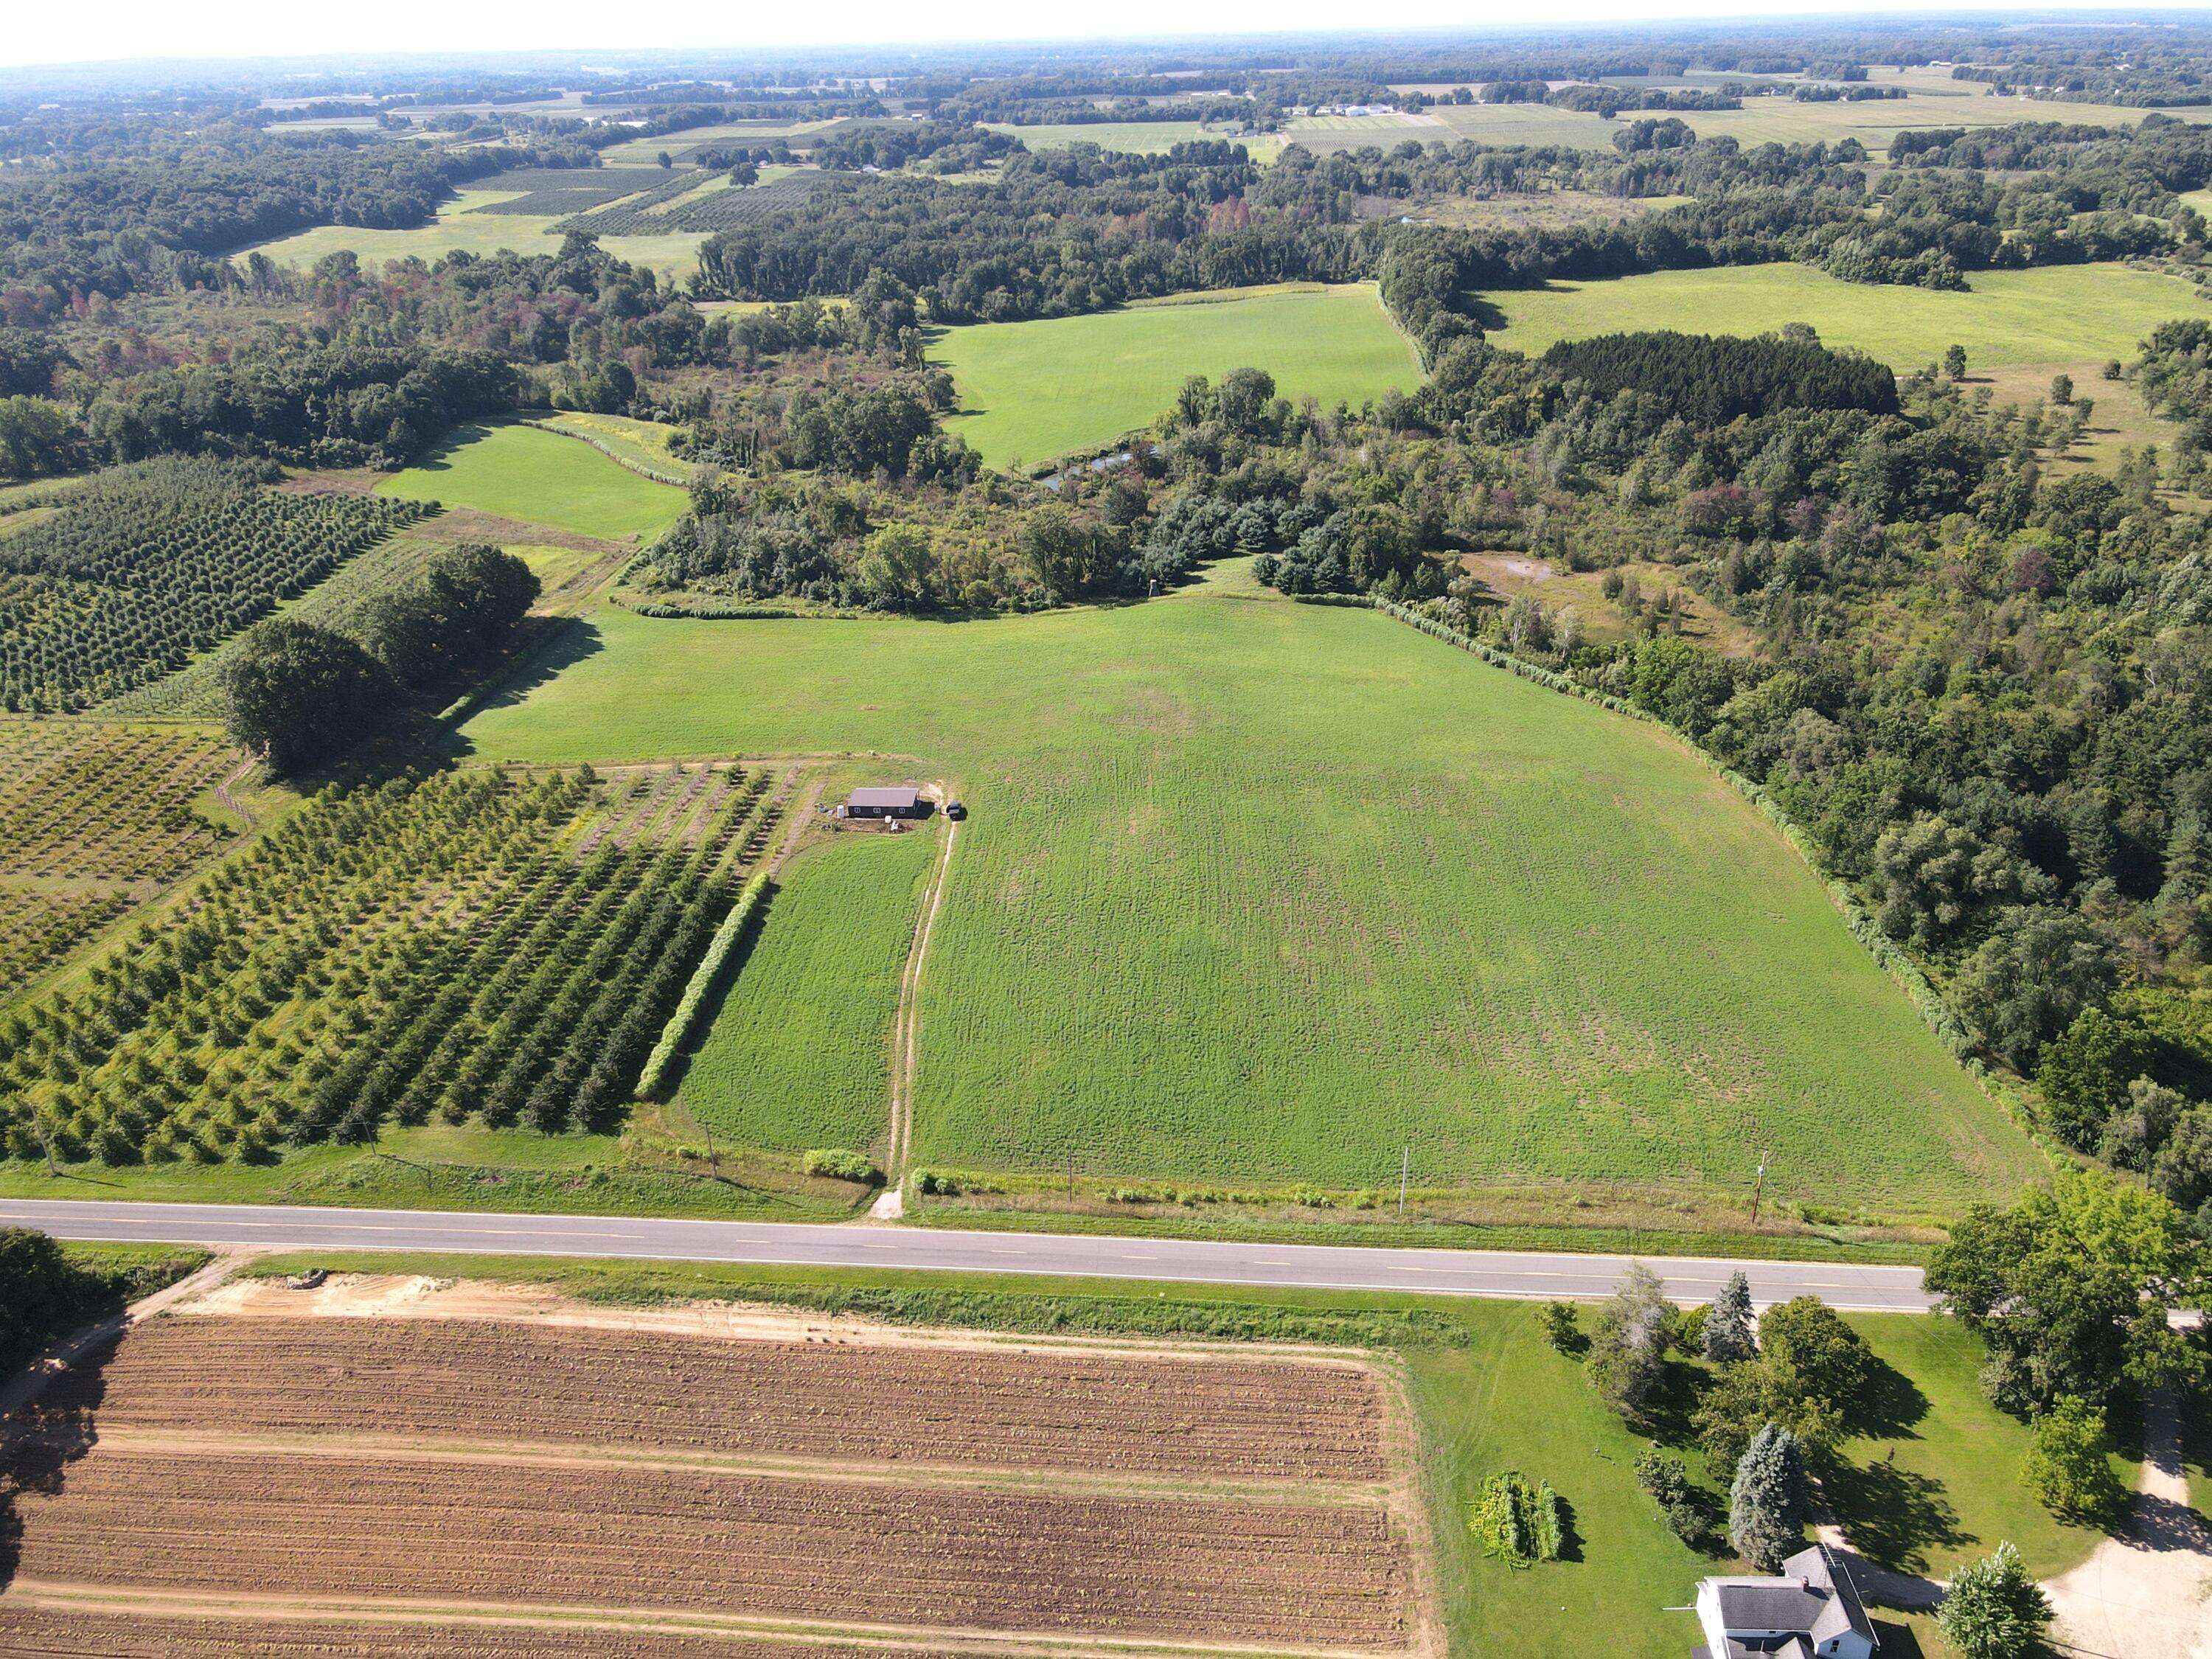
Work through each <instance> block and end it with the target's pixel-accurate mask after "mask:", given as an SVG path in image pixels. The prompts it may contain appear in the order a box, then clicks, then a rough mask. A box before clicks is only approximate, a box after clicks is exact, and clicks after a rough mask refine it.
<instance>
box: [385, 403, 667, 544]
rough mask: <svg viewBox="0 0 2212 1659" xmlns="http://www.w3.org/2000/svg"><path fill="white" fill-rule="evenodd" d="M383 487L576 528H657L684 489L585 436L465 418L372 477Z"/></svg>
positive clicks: (640, 531)
mask: <svg viewBox="0 0 2212 1659" xmlns="http://www.w3.org/2000/svg"><path fill="white" fill-rule="evenodd" d="M376 488H377V492H378V493H379V494H380V495H405V496H410V497H412V498H413V499H415V500H416V501H442V502H444V503H445V504H446V505H447V507H475V508H477V510H478V511H480V512H484V513H498V514H499V515H500V516H501V518H507V519H520V520H525V521H526V522H528V523H532V524H543V525H550V526H553V527H554V528H555V529H556V530H573V531H575V532H577V533H579V534H580V535H585V536H605V537H608V538H616V537H622V536H642V537H645V538H647V539H650V538H653V537H654V536H658V535H659V533H660V532H662V531H664V530H665V529H667V528H668V526H670V525H671V524H673V523H675V522H676V520H677V517H678V514H680V513H682V512H683V511H684V505H685V501H686V497H685V495H684V492H683V491H682V490H680V489H676V488H675V487H674V486H673V485H671V484H664V483H654V482H653V480H652V479H651V478H647V477H644V476H642V475H641V474H639V473H635V472H633V471H630V470H629V468H628V467H626V466H623V465H618V464H617V463H616V462H614V461H612V460H610V459H608V458H607V457H605V455H602V454H600V453H599V451H597V450H595V449H593V448H592V447H591V446H590V445H589V444H586V443H580V442H579V441H577V440H575V439H574V438H564V437H562V436H561V435H559V434H558V433H554V432H541V431H539V430H538V428H535V427H529V426H465V427H462V428H459V436H458V438H457V439H456V441H454V442H453V443H451V444H448V445H447V447H445V448H444V449H442V450H441V451H440V452H439V453H437V454H436V455H435V456H433V457H432V458H431V459H428V460H427V461H424V462H422V464H421V465H417V466H410V467H409V468H408V469H407V470H406V471H404V472H398V473H394V474H393V475H392V477H389V478H387V479H386V480H385V481H384V482H383V483H380V484H378V485H377V487H376Z"/></svg>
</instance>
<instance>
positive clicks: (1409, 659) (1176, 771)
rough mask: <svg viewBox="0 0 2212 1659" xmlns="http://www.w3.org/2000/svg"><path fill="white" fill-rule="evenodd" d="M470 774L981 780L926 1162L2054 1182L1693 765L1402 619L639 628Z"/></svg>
mask: <svg viewBox="0 0 2212 1659" xmlns="http://www.w3.org/2000/svg"><path fill="white" fill-rule="evenodd" d="M1223 574H1224V575H1225V576H1232V577H1233V576H1235V575H1237V574H1241V568H1239V567H1231V568H1229V569H1228V570H1226V571H1225V572H1224V573H1223ZM463 738H464V739H465V743H466V744H467V745H468V746H469V747H471V748H472V749H473V750H474V752H475V753H476V755H477V757H480V758H482V759H484V760H489V761H499V760H503V759H507V758H516V759H525V760H536V761H554V760H565V761H578V760H585V759H591V760H594V761H612V760H619V759H628V758H642V757H650V756H677V755H724V754H799V753H811V754H823V753H845V754H866V753H870V752H872V751H873V752H878V753H880V755H881V756H882V757H884V760H883V762H882V763H879V764H884V765H889V764H892V763H896V764H899V765H902V767H903V768H904V769H907V770H908V771H909V772H910V774H911V775H915V776H919V777H944V778H946V779H947V780H948V781H950V782H951V785H952V787H954V788H955V789H956V791H957V793H960V794H961V795H963V797H964V798H965V799H966V800H967V802H968V804H969V806H970V808H971V809H972V813H973V816H972V817H971V820H970V822H969V823H968V825H967V826H966V827H965V828H964V829H963V833H962V836H961V838H960V843H959V849H958V851H957V854H955V856H954V859H953V862H952V867H951V872H950V875H949V876H948V878H947V882H948V885H947V897H946V901H945V910H944V913H943V915H941V917H940V918H939V922H938V924H937V928H936V933H935V937H934V942H933V945H932V951H931V957H930V962H929V969H928V974H927V980H926V981H925V986H924V989H923V993H922V998H921V1015H922V1028H921V1031H922V1035H921V1064H920V1071H919V1075H918V1078H917V1079H916V1084H915V1158H916V1159H917V1161H918V1162H921V1163H923V1164H940V1165H951V1166H954V1167H963V1166H964V1167H969V1168H975V1167H1005V1168H1026V1169H1036V1170H1057V1169H1059V1168H1060V1167H1061V1160H1062V1159H1063V1158H1070V1157H1072V1158H1073V1159H1074V1160H1075V1162H1076V1166H1077V1168H1078V1170H1079V1172H1082V1173H1085V1174H1089V1175H1093V1176H1106V1177H1109V1178H1118V1177H1121V1176H1130V1177H1142V1176H1177V1177H1192V1178H1198V1179H1204V1180H1215V1181H1223V1180H1250V1181H1269V1182H1315V1183H1317V1184H1321V1185H1337V1186H1352V1185H1362V1184H1367V1183H1375V1182H1382V1181H1383V1180H1384V1179H1385V1178H1386V1177H1387V1178H1388V1179H1389V1180H1395V1178H1396V1176H1397V1173H1398V1167H1399V1155H1400V1149H1401V1146H1408V1147H1410V1148H1411V1156H1412V1162H1413V1171H1414V1174H1415V1176H1416V1178H1417V1180H1420V1181H1423V1182H1437V1183H1443V1182H1461V1181H1465V1182H1492V1183H1495V1182H1516V1181H1528V1180H1539V1181H1558V1182H1579V1183H1608V1182H1620V1183H1626V1182H1652V1183H1659V1184H1661V1185H1662V1186H1667V1187H1673V1188H1677V1189H1679V1190H1682V1191H1684V1192H1686V1193H1688V1192H1703V1193H1706V1194H1711V1193H1715V1192H1725V1193H1745V1194H1747V1191H1748V1186H1749V1182H1750V1177H1751V1173H1752V1169H1751V1166H1752V1164H1753V1162H1754V1161H1755V1158H1756V1154H1757V1152H1758V1150H1759V1148H1762V1147H1764V1148H1765V1149H1767V1150H1768V1151H1769V1152H1771V1154H1772V1156H1771V1159H1770V1170H1769V1182H1768V1191H1769V1194H1770V1195H1777V1196H1780V1197H1782V1198H1785V1199H1799V1200H1813V1201H1817V1202H1820V1203H1822V1204H1832V1205H1838V1206H1851V1205H1863V1206H1869V1208H1872V1209H1875V1210H1877V1211H1881V1212H1886V1213H1892V1214H1899V1213H1916V1212H1949V1211H1953V1210H1955V1209H1957V1208H1958V1207H1959V1206H1961V1205H1962V1204H1964V1203H1965V1202H1966V1201H1968V1200H1971V1199H1973V1198H1976V1197H1979V1196H1983V1195H1987V1194H2001V1193H2006V1192H2009V1191H2011V1190H2013V1189H2014V1188H2016V1187H2017V1185H2018V1184H2019V1183H2020V1182H2022V1181H2023V1180H2024V1179H2026V1178H2027V1176H2029V1175H2030V1174H2032V1173H2033V1171H2034V1170H2035V1169H2036V1168H2038V1167H2039V1164H2038V1160H2037V1158H2036V1156H2035V1154H2034V1153H2033V1152H2032V1150H2031V1149H2030V1148H2029V1146H2027V1142H2026V1141H2025V1140H2024V1139H2022V1138H2021V1135H2020V1134H2019V1133H2018V1132H2017V1131H2016V1130H2015V1128H2014V1127H2013V1126H2012V1125H2011V1123H2010V1122H2009V1121H2008V1119H2007V1118H2006V1117H2005V1115H2004V1114H2003V1113H2002V1111H2001V1110H2000V1109H1998V1108H1997V1107H1996V1105H1994V1104H1993V1103H1990V1101H1989V1100H1988V1099H1986V1098H1985V1097H1984V1096H1983V1095H1982V1094H1981V1093H1980V1092H1979V1091H1978V1089H1977V1088H1976V1087H1975V1085H1973V1084H1972V1081H1971V1080H1970V1079H1968V1078H1966V1076H1965V1074H1964V1073H1961V1072H1960V1070H1959V1069H1958V1068H1957V1067H1956V1066H1954V1065H1953V1064H1952V1062H1951V1061H1950V1060H1949V1059H1948V1057H1947V1056H1946V1055H1945V1054H1943V1052H1942V1049H1941V1048H1939V1047H1938V1046H1937V1045H1936V1042H1935V1040H1934V1039H1933V1038H1932V1037H1931V1036H1929V1035H1928V1034H1927V1033H1926V1031H1925V1030H1923V1028H1922V1027H1921V1025H1920V1024H1919V1023H1918V1021H1917V1019H1916V1018H1915V1017H1914V1016H1913V1014H1912V1012H1911V1010H1910V1008H1909V1007H1908V1006H1907V1005H1906V1004H1905V1000H1904V999H1903V998H1902V997H1901V996H1900V995H1899V993H1898V992H1897V991H1896V990H1895V989H1894V987H1892V986H1891V984H1890V983H1889V981H1887V980H1886V979H1885V978H1884V977H1883V976H1882V975H1881V973H1880V972H1879V971H1878V970H1877V969H1875V966H1874V965H1873V963H1871V962H1870V961H1869V958H1868V957H1867V956H1866V954H1865V952H1864V951H1863V950H1862V949H1861V948H1860V947H1859V946H1858V945H1857V944H1856V943H1855V942H1854V941H1853V940H1852V939H1850V935H1849V933H1847V932H1846V931H1845V930H1844V926H1843V923H1842V921H1840V919H1839V918H1838V916H1837V915H1836V914H1835V912H1834V911H1833V910H1832V908H1830V906H1829V904H1828V902H1827V900H1826V896H1824V894H1823V893H1822V891H1821V890H1820V886H1819V885H1818V884H1817V883H1816V882H1815V881H1814V878H1812V876H1811V875H1810V874H1809V873H1808V872H1807V870H1806V869H1805V867H1804V866H1803V865H1802V863H1801V862H1800V861H1799V860H1798V859H1797V858H1796V855H1795V854H1792V853H1791V852H1790V849H1789V848H1788V847H1787V846H1786V844H1785V843H1784V842H1783V841H1782V840H1781V838H1780V837H1779V836H1778V835H1777V834H1776V832H1775V831H1774V829H1772V828H1771V826H1770V825H1769V824H1768V823H1766V822H1765V819H1763V818H1761V817H1759V816H1758V814H1757V813H1755V812H1754V811H1752V810H1751V809H1750V807H1748V806H1747V805H1745V804H1744V803H1743V802H1742V801H1741V799H1739V798H1738V797H1737V796H1735V794H1734V793H1731V792H1730V791H1729V789H1728V787H1726V786H1725V785H1724V784H1723V783H1722V782H1721V781H1719V780H1717V778H1715V777H1714V776H1713V775H1711V773H1709V772H1707V771H1706V770H1705V769H1704V768H1703V767H1702V766H1701V765H1699V763H1697V762H1696V761H1695V760H1694V759H1693V758H1692V757H1691V756H1690V755H1689V754H1688V753H1687V752H1686V751H1685V750H1683V749H1682V748H1681V747H1680V745H1678V744H1676V743H1675V742H1674V741H1673V740H1672V739H1671V738H1668V737H1667V736H1666V735H1665V734H1663V733H1662V732H1658V731H1656V729H1654V728H1652V727H1650V726H1644V725H1641V724H1638V723H1635V722H1632V721H1628V720H1623V719H1620V718H1619V717H1617V716H1613V715H1610V714H1606V713H1604V712H1603V711H1601V710H1599V709H1596V708H1593V707H1591V706H1589V705H1587V704H1584V703H1580V702H1572V701H1570V700H1567V699H1565V698H1562V697H1560V696H1557V695H1556V694H1554V693H1552V692H1548V691H1545V690H1541V689H1540V688H1538V687H1535V686H1533V685H1530V684H1528V683H1527V682H1525V681H1522V680H1520V679H1517V678H1513V677H1512V676H1510V675H1508V674H1505V673H1503V672H1501V671H1497V670H1494V669H1491V668H1488V667H1486V666H1485V665H1482V664H1481V663H1480V662H1478V661H1476V660H1475V659H1473V658H1471V657H1469V656H1468V655H1466V654H1464V653H1460V652H1456V651H1454V650H1452V649H1451V648H1450V647H1449V646H1446V645H1443V644H1441V643H1439V642H1437V641H1433V640H1430V639H1427V638H1425V637H1424V636H1423V635H1419V634H1417V633H1415V632H1413V630H1411V629H1406V628H1403V627H1400V626H1397V625H1395V624H1393V623H1389V622H1388V621H1386V620H1385V619H1383V618H1382V617H1376V616H1375V615H1373V614H1372V613H1370V612H1366V611H1351V610H1339V609H1329V608H1325V607H1317V606H1304V605H1293V604H1291V603H1289V602H1287V601H1284V600H1279V599H1263V598H1261V597H1258V596H1257V595H1256V594H1255V592H1253V591H1252V590H1251V589H1250V588H1249V586H1243V585H1239V584H1237V583H1235V582H1233V581H1228V580H1224V581H1220V582H1216V583H1209V584H1206V585H1203V586H1200V587H1198V588H1196V589H1194V590H1192V591H1189V592H1186V593H1183V594H1180V595H1177V596H1174V597H1170V598H1168V599H1163V600H1160V601H1158V602H1154V603H1151V604H1146V605H1134V606H1128V607H1123V608H1119V609H1112V610H1081V611H1058V612H1053V613H1048V614H1044V615H1039V616H1034V617H1024V618H1018V619H1011V620H1006V621H1002V622H991V623H966V624H950V625H948V624H945V623H931V622H914V621H894V620H884V621H865V622H848V621H824V622H808V621H785V622H769V623H717V622H696V623H687V622H659V621H652V620H648V619H647V618H643V617H636V616H634V615H631V614H629V613H627V612H623V611H615V610H611V609H609V610H603V611H598V612H596V613H594V614H593V615H592V616H591V617H588V618H586V620H585V621H584V622H583V623H580V625H579V626H578V627H577V628H575V629H572V630H570V633H569V634H568V635H567V636H565V640H564V643H563V645H562V647H559V648H558V649H557V651H556V654H555V655H553V656H552V657H550V658H549V659H546V660H545V661H544V663H543V664H542V665H541V672H540V674H539V676H538V680H537V683H536V684H534V686H532V687H530V688H527V689H524V690H518V691H514V692H512V693H510V694H509V696H507V698H506V699H505V700H504V701H503V702H501V703H499V704H496V705H495V706H493V707H491V708H488V709H487V710H486V711H485V712H483V714H479V715H478V716H477V718H476V719H475V720H472V721H471V722H470V723H469V725H468V726H466V727H465V729H464V732H463ZM771 927H773V923H771Z"/></svg>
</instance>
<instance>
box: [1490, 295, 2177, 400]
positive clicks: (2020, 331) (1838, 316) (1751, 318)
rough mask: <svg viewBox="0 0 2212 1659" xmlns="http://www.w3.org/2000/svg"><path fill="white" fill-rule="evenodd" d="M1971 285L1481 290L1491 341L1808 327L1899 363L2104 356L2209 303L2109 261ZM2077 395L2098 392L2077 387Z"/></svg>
mask: <svg viewBox="0 0 2212 1659" xmlns="http://www.w3.org/2000/svg"><path fill="white" fill-rule="evenodd" d="M1968 280H1969V282H1970V283H1972V288H1971V289H1968V290H1967V291H1966V292H1964V293H1940V292H1938V291H1936V290H1935V289H1923V288H1885V287H1875V286H1873V285H1871V284H1868V283H1844V282H1838V281H1837V280H1836V278H1834V277H1832V276H1828V275H1826V273H1825V272H1822V271H1818V270H1813V269H1811V268H1810V267H1809V266H1806V265H1799V264H1771V265H1736V266H1732V267H1729V268H1728V269H1726V270H1662V271H1657V272H1654V273H1653V274H1652V275H1650V276H1622V277H1618V278H1615V279H1613V280H1612V281H1608V282H1596V283H1553V284H1551V285H1550V286H1548V287H1547V288H1543V289H1530V290H1527V291H1504V292H1493V293H1492V294H1490V295H1486V298H1487V299H1488V300H1489V301H1491V302H1492V303H1493V304H1494V305H1496V306H1497V307H1498V309H1499V310H1501V311H1502V312H1504V314H1505V323H1506V326H1505V327H1504V330H1503V331H1499V332H1497V333H1494V334H1492V340H1494V341H1495V342H1497V343H1498V344H1500V345H1505V346H1510V347H1511V348H1512V349H1515V350H1516V351H1526V352H1529V353H1532V354H1533V353H1535V352H1540V351H1542V350H1543V349H1545V348H1546V347H1547V346H1549V345H1551V344H1552V343H1553V342H1554V341H1557V340H1566V339H1579V338H1581V337H1584V336H1586V335H1591V334H1609V333H1613V332H1616V331H1628V330H1638V329H1662V328H1671V329H1680V330H1682V331H1686V332H1689V333H1698V334H1711V333H1717V332H1721V331H1726V332H1728V333H1730V334H1759V333H1764V332H1765V331H1769V330H1771V329H1778V328H1780V327H1781V326H1782V325H1784V323H1810V324H1811V325H1813V326H1814V328H1815V329H1817V330H1819V331H1820V338H1821V339H1822V340H1823V341H1824V342H1825V343H1827V344H1829V345H1832V346H1852V347H1856V348H1857V349H1859V350H1861V351H1864V352H1866V353H1868V354H1869V355H1870V356H1875V357H1877V358H1880V359H1881V361H1882V362H1886V363H1887V364H1889V365H1890V366H1891V367H1892V368H1897V369H1900V370H1905V369H1913V368H1920V367H1922V366H1923V365H1924V364H1927V363H1931V362H1936V361H1938V360H1939V359H1940V358H1942V356H1943V353H1944V350H1945V349H1946V348H1948V346H1950V345H1952V344H1953V343H1957V344H1960V345H1962V346H1964V347H1966V362H1967V365H1968V368H1969V369H1970V370H1972V369H1978V368H2007V367H2011V366H2015V365H2026V364H2051V365H2054V366H2067V365H2073V364H2079V363H2096V364H2101V363H2102V362H2104V361H2105V360H2106V359H2107V358H2111V357H2121V358H2125V357H2129V356H2133V355H2134V354H2135V348H2136V342H2138V341H2139V340H2141V339H2142V337H2144V336H2145V335H2147V334H2148V333H2149V332H2150V331H2151V330H2152V329H2153V328H2154V327H2155V326H2156V325H2158V324H2160V323H2161V322H2164V321H2165V320H2166V319H2168V318H2172V317H2187V316H2195V315H2198V314H2201V313H2204V312H2205V310H2206V307H2205V305H2204V302H2203V301H2202V300H2200V299H2198V298H2197V292H2196V290H2195V289H2193V288H2191V286H2190V285H2189V284H2188V283H2185V282H2183V281H2182V280H2181V279H2180V278H2179V277H2175V276H2158V275H2155V274H2154V273H2152V272H2149V271H2141V270H2130V269H2129V268H2127V267H2126V266H2124V265H2118V264H2102V265H2045V266H2043V267H2041V268H2039V269H2037V270H1978V271H1976V272H1974V273H1973V274H1972V276H1971V277H1969V278H1968ZM2075 378H2076V380H2079V379H2080V376H2079V375H2076V377H2075ZM2081 389H2082V390H2083V391H2084V392H2089V393H2091V394H2092V395H2094V394H2096V393H2097V392H2099V387H2098V386H2095V385H2092V384H2089V383H2087V382H2084V383H2083V384H2082V387H2081Z"/></svg>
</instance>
